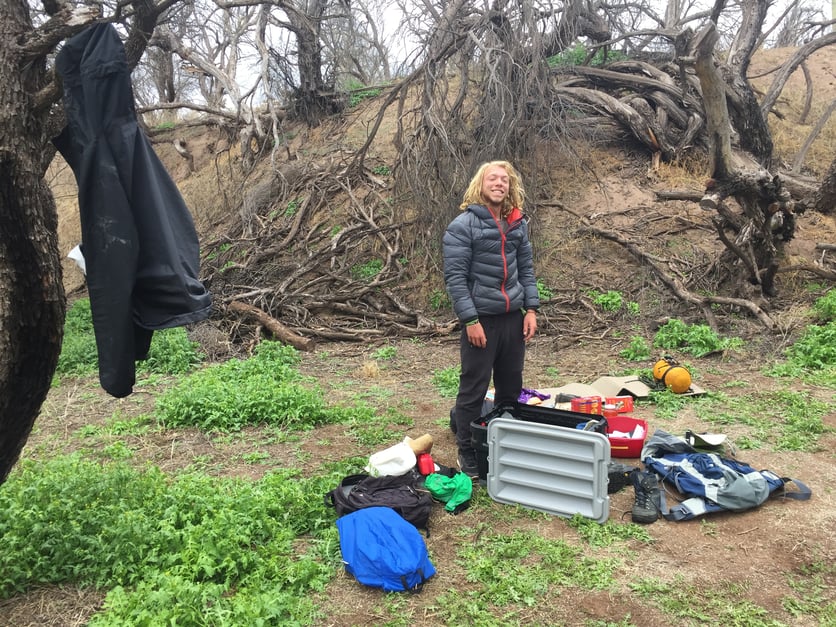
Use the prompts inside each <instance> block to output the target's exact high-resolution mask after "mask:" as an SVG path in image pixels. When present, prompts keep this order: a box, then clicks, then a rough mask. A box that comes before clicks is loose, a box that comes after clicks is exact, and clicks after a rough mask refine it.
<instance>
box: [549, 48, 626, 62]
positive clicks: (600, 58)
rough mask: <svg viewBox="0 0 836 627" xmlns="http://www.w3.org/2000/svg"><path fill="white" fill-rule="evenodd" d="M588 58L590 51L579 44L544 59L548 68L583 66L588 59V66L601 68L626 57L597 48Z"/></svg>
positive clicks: (612, 51)
mask: <svg viewBox="0 0 836 627" xmlns="http://www.w3.org/2000/svg"><path fill="white" fill-rule="evenodd" d="M591 56H592V58H591V59H589V57H590V51H589V49H587V47H586V46H584V45H583V44H581V43H579V44H576V45H575V46H574V47H573V48H567V49H566V50H563V51H562V52H560V53H558V54H556V55H553V56H551V57H549V58H548V59H546V63H548V65H549V67H563V66H569V67H571V66H573V65H584V64H586V63H587V59H589V63H588V65H593V66H601V65H604V64H605V63H612V62H614V61H623V60H624V59H626V58H627V56H626V55H625V54H624V53H623V52H620V51H618V50H609V51H605V50H604V49H603V48H598V49H597V50H596V51H595V52H594V53H593V54H592V55H591Z"/></svg>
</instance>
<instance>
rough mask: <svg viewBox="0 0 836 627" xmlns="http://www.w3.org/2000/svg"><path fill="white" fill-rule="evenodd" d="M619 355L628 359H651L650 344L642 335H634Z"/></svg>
mask: <svg viewBox="0 0 836 627" xmlns="http://www.w3.org/2000/svg"><path fill="white" fill-rule="evenodd" d="M619 355H620V356H621V357H623V358H624V359H627V360H628V361H645V360H648V359H650V344H648V342H647V340H646V339H644V338H643V337H642V336H640V335H634V336H633V337H631V338H630V343H629V344H628V345H627V348H625V349H623V350H622V351H621V352H620V353H619Z"/></svg>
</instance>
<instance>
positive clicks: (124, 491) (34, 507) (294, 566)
mask: <svg viewBox="0 0 836 627" xmlns="http://www.w3.org/2000/svg"><path fill="white" fill-rule="evenodd" d="M338 476H339V475H331V474H327V473H325V475H324V476H322V477H319V478H314V479H305V478H301V477H299V476H296V475H295V474H294V473H293V472H291V471H285V472H277V473H272V474H268V475H267V476H265V477H264V478H263V479H262V480H261V481H258V482H249V481H244V480H236V479H219V478H217V477H208V476H206V475H200V474H183V475H180V476H178V477H175V478H169V477H167V476H166V475H165V474H163V473H162V472H161V471H160V470H159V469H157V468H155V467H151V468H148V469H146V470H143V471H139V470H136V469H133V468H131V467H129V466H127V465H124V464H122V463H112V464H107V465H99V464H96V463H93V462H89V461H84V460H82V459H80V458H79V457H78V456H67V457H58V458H56V459H53V460H50V461H48V462H44V463H34V462H24V463H23V464H22V465H21V468H20V469H19V470H17V471H16V472H15V473H13V474H12V476H11V477H10V478H9V480H8V481H7V482H6V484H5V485H4V486H3V490H0V537H2V538H3V551H0V598H8V597H10V596H11V595H13V594H15V593H19V592H23V591H25V590H27V589H29V588H31V587H34V586H39V585H44V584H60V583H77V584H79V585H82V586H96V587H98V588H102V589H105V590H108V594H107V597H106V598H105V602H104V610H103V611H102V612H101V613H100V614H97V615H96V616H95V617H94V618H93V620H92V622H91V623H90V624H91V625H173V624H178V625H211V624H217V625H221V624H223V625H254V624H279V623H281V624H294V625H296V624H298V625H302V624H310V621H312V619H313V618H314V617H315V616H316V609H315V606H314V605H313V603H312V602H311V601H310V597H309V595H310V594H311V593H312V592H314V591H318V590H321V589H322V588H323V587H324V586H325V584H326V583H327V582H328V581H329V580H330V579H331V578H332V577H333V576H334V574H335V573H336V572H338V568H339V547H338V542H337V533H336V528H335V527H334V524H333V514H329V512H327V511H326V510H324V509H323V507H322V496H321V495H322V494H323V493H324V492H325V491H326V490H327V489H330V487H331V486H332V484H334V482H335V481H336V480H337V479H336V478H337V477H338ZM303 534H304V535H306V536H307V537H308V541H307V542H305V543H304V544H297V543H296V542H295V539H296V538H297V537H298V536H300V535H303Z"/></svg>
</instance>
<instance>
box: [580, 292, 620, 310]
mask: <svg viewBox="0 0 836 627" xmlns="http://www.w3.org/2000/svg"><path fill="white" fill-rule="evenodd" d="M586 295H587V296H588V297H589V298H591V299H592V302H593V303H595V304H596V305H598V306H599V307H600V308H601V309H603V310H604V311H609V312H615V311H618V310H619V309H621V306H622V305H623V304H624V297H623V296H622V295H621V292H618V291H615V290H607V291H606V292H604V293H601V292H599V291H597V290H588V291H587V292H586Z"/></svg>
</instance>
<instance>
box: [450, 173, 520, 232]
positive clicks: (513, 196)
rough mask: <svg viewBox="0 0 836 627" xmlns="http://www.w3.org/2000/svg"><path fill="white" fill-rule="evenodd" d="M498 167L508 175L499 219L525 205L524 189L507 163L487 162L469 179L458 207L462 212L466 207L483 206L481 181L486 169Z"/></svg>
mask: <svg viewBox="0 0 836 627" xmlns="http://www.w3.org/2000/svg"><path fill="white" fill-rule="evenodd" d="M493 166H499V167H500V168H503V169H504V170H505V171H506V172H507V173H508V195H507V196H506V197H505V200H504V201H503V202H502V209H501V210H500V215H499V217H500V218H507V217H508V215H509V214H510V213H511V210H512V209H513V208H514V207H518V208H520V209H522V207H523V204H524V203H525V188H523V184H522V178H520V175H519V173H518V172H517V170H516V169H515V168H514V166H513V165H511V163H510V162H509V161H488V162H487V163H483V164H482V165H480V166H479V169H478V170H476V174H475V175H474V176H473V178H472V179H470V184H469V185H468V186H467V190H466V191H465V193H464V199H463V201H462V204H461V205H459V207H460V208H461V209H462V211H464V210H465V209H466V208H467V206H468V205H484V204H485V199H484V198H483V197H482V181H483V180H484V178H485V172H487V171H488V168H491V167H493Z"/></svg>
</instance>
